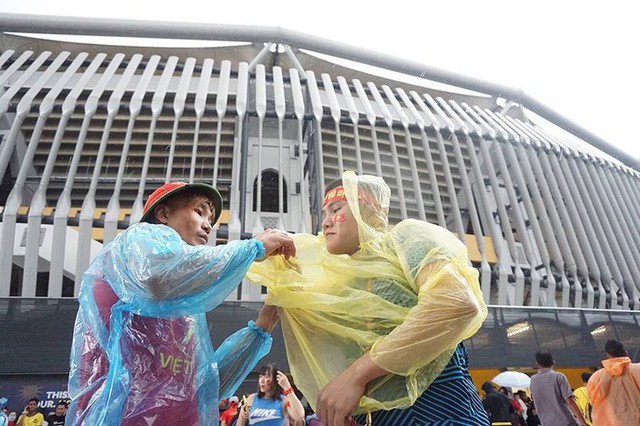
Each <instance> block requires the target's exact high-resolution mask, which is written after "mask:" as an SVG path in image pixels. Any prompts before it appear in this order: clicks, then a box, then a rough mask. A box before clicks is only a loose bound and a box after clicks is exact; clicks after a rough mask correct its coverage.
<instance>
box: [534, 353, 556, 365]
mask: <svg viewBox="0 0 640 426" xmlns="http://www.w3.org/2000/svg"><path fill="white" fill-rule="evenodd" d="M536 362H537V363H538V364H540V367H543V368H551V367H553V364H554V363H553V355H551V352H549V351H540V352H536Z"/></svg>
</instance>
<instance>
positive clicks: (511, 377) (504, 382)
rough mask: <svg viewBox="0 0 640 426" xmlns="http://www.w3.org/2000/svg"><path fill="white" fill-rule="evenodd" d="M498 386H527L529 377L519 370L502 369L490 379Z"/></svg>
mask: <svg viewBox="0 0 640 426" xmlns="http://www.w3.org/2000/svg"><path fill="white" fill-rule="evenodd" d="M491 381H492V382H493V383H495V384H497V385H498V386H506V387H510V388H528V387H529V384H530V383H531V377H529V376H527V375H526V374H524V373H521V372H519V371H503V372H502V373H500V374H498V375H497V376H496V377H494V378H493V379H492V380H491Z"/></svg>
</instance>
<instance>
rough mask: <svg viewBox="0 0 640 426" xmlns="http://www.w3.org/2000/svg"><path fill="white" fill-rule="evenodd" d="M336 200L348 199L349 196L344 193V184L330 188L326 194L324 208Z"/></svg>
mask: <svg viewBox="0 0 640 426" xmlns="http://www.w3.org/2000/svg"><path fill="white" fill-rule="evenodd" d="M334 201H347V197H346V196H345V195H344V187H343V186H337V187H335V188H333V189H331V190H329V191H328V192H327V193H326V194H325V196H324V201H323V202H322V207H323V208H324V207H325V206H326V205H327V204H329V203H333V202H334Z"/></svg>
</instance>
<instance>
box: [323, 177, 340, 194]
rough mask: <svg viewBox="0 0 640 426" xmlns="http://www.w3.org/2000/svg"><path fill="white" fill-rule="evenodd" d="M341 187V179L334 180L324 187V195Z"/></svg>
mask: <svg viewBox="0 0 640 426" xmlns="http://www.w3.org/2000/svg"><path fill="white" fill-rule="evenodd" d="M341 185H342V178H338V179H334V180H332V181H331V182H329V183H328V184H326V185H325V187H324V193H325V194H326V193H327V192H329V191H331V190H332V189H333V188H337V187H339V186H341Z"/></svg>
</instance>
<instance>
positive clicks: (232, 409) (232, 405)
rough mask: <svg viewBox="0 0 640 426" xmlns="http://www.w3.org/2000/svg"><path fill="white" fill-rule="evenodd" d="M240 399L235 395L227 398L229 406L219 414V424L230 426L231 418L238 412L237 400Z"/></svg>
mask: <svg viewBox="0 0 640 426" xmlns="http://www.w3.org/2000/svg"><path fill="white" fill-rule="evenodd" d="M239 401H240V400H239V399H238V397H237V396H235V395H234V396H232V397H231V398H229V408H227V409H226V410H225V411H224V412H223V413H222V415H221V416H220V426H231V420H233V418H234V417H236V415H237V414H238V402H239Z"/></svg>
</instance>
